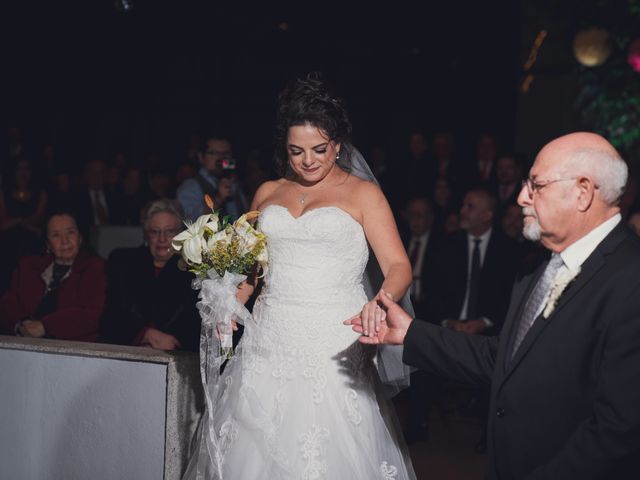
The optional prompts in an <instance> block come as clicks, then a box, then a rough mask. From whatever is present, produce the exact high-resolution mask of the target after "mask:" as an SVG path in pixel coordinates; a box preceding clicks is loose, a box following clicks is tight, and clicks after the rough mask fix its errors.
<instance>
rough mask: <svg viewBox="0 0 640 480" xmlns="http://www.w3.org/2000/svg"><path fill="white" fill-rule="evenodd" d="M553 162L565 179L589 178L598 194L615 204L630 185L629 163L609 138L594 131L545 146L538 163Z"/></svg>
mask: <svg viewBox="0 0 640 480" xmlns="http://www.w3.org/2000/svg"><path fill="white" fill-rule="evenodd" d="M539 160H540V161H545V160H546V163H545V164H544V165H546V164H549V163H553V165H554V166H555V168H556V169H557V172H558V174H559V175H560V176H562V177H580V176H584V177H589V178H591V179H592V180H593V182H594V184H595V185H596V187H597V195H598V196H599V197H600V199H602V201H604V202H605V203H607V204H610V205H615V204H617V202H618V201H619V200H620V197H622V194H623V193H624V188H625V185H626V184H627V177H628V168H627V164H626V163H625V162H624V160H623V159H622V158H621V157H620V155H619V154H618V152H617V150H616V149H615V148H614V147H613V145H611V144H610V143H609V142H608V141H607V140H606V139H605V138H603V137H601V136H600V135H597V134H595V133H590V132H576V133H570V134H568V135H564V136H562V137H559V138H557V139H555V140H553V141H551V142H549V143H548V144H547V145H545V146H544V148H543V149H542V150H540V153H539V154H538V158H536V163H538V161H539Z"/></svg>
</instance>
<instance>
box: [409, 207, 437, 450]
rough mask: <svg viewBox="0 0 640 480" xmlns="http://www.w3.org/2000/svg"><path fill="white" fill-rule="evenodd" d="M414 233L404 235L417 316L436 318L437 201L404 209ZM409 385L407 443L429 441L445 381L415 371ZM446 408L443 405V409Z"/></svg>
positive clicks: (411, 292)
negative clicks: (433, 308) (434, 405)
mask: <svg viewBox="0 0 640 480" xmlns="http://www.w3.org/2000/svg"><path fill="white" fill-rule="evenodd" d="M404 217H405V219H406V221H407V225H408V227H409V232H410V234H409V235H407V236H406V238H404V239H403V240H404V244H405V247H406V249H407V253H408V255H409V261H410V262H411V269H412V271H413V281H412V283H411V288H410V294H411V302H412V304H413V308H414V310H415V313H416V318H432V317H433V316H434V315H433V314H432V312H431V311H429V308H428V307H429V305H430V304H432V303H433V302H435V301H437V299H431V298H430V295H431V294H432V292H433V288H432V286H431V284H432V283H433V282H434V281H437V279H434V278H432V277H433V274H434V272H433V267H434V262H435V260H436V258H435V257H436V255H437V252H438V251H439V250H440V248H441V246H440V241H441V239H440V235H439V234H438V232H435V231H434V230H433V228H432V227H433V221H434V212H433V204H432V203H431V201H430V200H428V199H427V198H423V197H413V198H411V199H410V200H409V203H408V204H407V207H406V208H405V210H404ZM410 384H411V386H410V388H409V399H410V408H409V411H408V412H407V414H408V415H407V416H408V422H407V424H408V427H407V429H406V430H405V432H404V435H405V439H406V440H407V443H409V444H412V443H415V442H417V441H421V440H426V439H427V437H428V422H427V419H428V411H429V408H430V406H431V404H432V403H433V402H436V403H439V393H440V391H441V389H442V380H441V379H440V378H438V377H435V376H434V375H430V374H428V373H425V372H421V371H415V372H412V373H411V382H410ZM443 411H444V409H443V408H442V406H441V405H440V412H441V413H442V412H443Z"/></svg>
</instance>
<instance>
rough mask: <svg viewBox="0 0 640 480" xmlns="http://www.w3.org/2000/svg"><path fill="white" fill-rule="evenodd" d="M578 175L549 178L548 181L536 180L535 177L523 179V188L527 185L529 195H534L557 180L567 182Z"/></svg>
mask: <svg viewBox="0 0 640 480" xmlns="http://www.w3.org/2000/svg"><path fill="white" fill-rule="evenodd" d="M576 178H578V177H569V178H556V179H555V180H549V181H547V182H536V181H535V180H534V179H533V178H527V179H525V180H522V188H524V187H527V191H528V192H529V195H531V196H533V194H534V193H536V192H539V191H540V190H542V189H543V188H544V187H546V186H548V185H551V184H552V183H556V182H567V181H569V180H575V179H576Z"/></svg>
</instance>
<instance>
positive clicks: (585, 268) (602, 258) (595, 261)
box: [503, 224, 627, 381]
mask: <svg viewBox="0 0 640 480" xmlns="http://www.w3.org/2000/svg"><path fill="white" fill-rule="evenodd" d="M626 235H627V234H626V233H625V230H624V227H622V226H621V225H620V224H619V225H618V226H616V228H614V229H613V230H612V231H611V233H610V234H609V235H608V236H607V237H605V239H604V240H603V241H602V242H601V243H600V245H598V247H596V249H595V250H594V251H593V253H592V254H591V255H589V257H588V258H587V260H585V262H584V263H583V264H582V268H581V271H580V274H579V275H578V276H577V277H576V279H575V280H574V281H573V282H572V283H571V284H569V285H568V286H567V288H566V289H565V291H564V292H563V293H562V295H561V296H560V299H559V300H558V304H557V305H556V307H555V309H554V310H553V312H552V313H551V314H550V315H549V318H546V319H545V318H544V317H543V316H542V315H539V316H538V318H536V321H535V322H534V323H533V325H532V326H531V328H530V329H529V331H528V332H527V334H526V335H525V337H524V340H523V341H522V344H521V345H520V347H519V348H518V351H517V352H516V354H515V356H514V357H513V359H511V360H510V358H511V351H512V348H513V337H514V336H515V335H514V332H515V331H516V330H517V324H518V322H519V321H520V317H521V315H522V309H523V307H524V304H525V302H526V299H528V298H529V293H530V292H531V289H532V288H533V286H534V285H535V284H536V283H537V281H538V280H537V279H538V278H539V277H540V275H541V274H542V272H543V271H544V269H541V271H540V272H538V274H537V275H536V280H535V282H532V283H531V285H530V286H529V289H528V291H527V295H526V296H525V297H524V298H523V299H522V301H521V305H520V308H519V309H518V314H517V316H516V317H515V321H514V322H512V326H511V332H510V339H509V348H508V349H507V353H506V358H505V362H506V368H505V377H504V380H506V379H507V378H508V377H509V375H510V374H511V373H512V372H513V370H514V369H515V368H516V367H517V366H518V364H519V363H520V362H521V361H522V359H523V358H524V357H525V356H526V355H527V353H528V352H529V351H530V350H531V347H532V346H533V345H534V344H535V342H536V340H537V339H538V338H539V337H540V335H541V334H542V333H543V332H544V330H545V329H546V328H547V327H548V326H549V325H550V324H551V322H553V321H554V319H555V318H556V317H557V316H558V314H559V313H560V312H561V311H562V309H563V307H564V306H565V305H567V303H568V302H569V301H570V300H571V299H572V298H573V297H574V296H575V295H576V294H577V293H578V292H579V291H580V290H582V288H583V287H584V286H585V285H587V284H588V283H589V281H591V279H592V278H593V276H594V275H595V274H596V273H597V272H598V271H599V270H600V269H601V268H602V267H603V266H604V265H605V263H606V256H607V255H608V254H610V253H611V252H613V251H614V250H615V249H616V248H617V247H618V245H619V244H620V242H621V241H622V240H623V239H624V238H625V237H626ZM545 267H546V264H545ZM504 380H503V381H504Z"/></svg>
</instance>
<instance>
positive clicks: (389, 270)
mask: <svg viewBox="0 0 640 480" xmlns="http://www.w3.org/2000/svg"><path fill="white" fill-rule="evenodd" d="M357 199H358V203H359V205H360V210H361V212H362V226H363V228H364V232H365V235H366V237H367V240H368V241H369V244H370V245H371V248H372V250H373V253H374V254H375V256H376V259H377V260H378V264H379V265H380V269H381V270H382V273H383V275H384V282H383V283H382V289H384V291H385V293H386V294H387V295H388V296H389V297H390V298H391V299H392V300H394V301H398V300H399V299H400V298H402V296H404V294H405V293H406V291H407V289H408V288H409V286H410V285H411V280H412V272H411V265H410V263H409V258H408V257H407V252H406V250H405V248H404V245H403V244H402V240H401V239H400V234H399V233H398V227H397V226H396V222H395V219H394V218H393V213H392V212H391V208H390V207H389V203H388V202H387V199H386V198H385V196H384V194H383V193H382V190H380V188H379V187H378V186H376V185H374V184H372V183H368V182H367V183H365V184H363V185H361V186H360V188H359V189H358V195H357ZM376 307H377V304H376V302H375V301H371V302H369V303H367V305H365V308H363V311H362V313H363V315H364V316H365V317H366V322H367V323H368V325H369V328H367V329H366V332H367V334H370V335H373V334H374V330H375V329H376V327H377V325H379V322H380V320H381V316H382V313H381V312H380V310H379V308H376ZM363 321H365V319H364V318H363Z"/></svg>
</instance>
